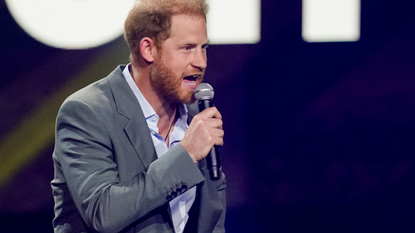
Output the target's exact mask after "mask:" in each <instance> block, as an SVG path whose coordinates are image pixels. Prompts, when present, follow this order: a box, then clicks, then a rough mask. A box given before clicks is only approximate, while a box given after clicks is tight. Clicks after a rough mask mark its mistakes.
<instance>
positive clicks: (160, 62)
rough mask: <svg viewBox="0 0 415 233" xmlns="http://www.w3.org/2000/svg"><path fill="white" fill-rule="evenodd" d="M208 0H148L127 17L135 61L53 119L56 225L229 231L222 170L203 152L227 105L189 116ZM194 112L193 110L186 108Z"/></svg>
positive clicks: (200, 70)
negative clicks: (212, 169)
mask: <svg viewBox="0 0 415 233" xmlns="http://www.w3.org/2000/svg"><path fill="white" fill-rule="evenodd" d="M206 12H207V6H206V4H205V3H204V1H203V0H141V1H140V2H139V3H138V4H137V5H136V6H135V7H134V8H133V9H132V10H131V12H130V14H129V16H128V18H127V20H126V23H125V38H126V41H127V43H128V45H129V47H130V51H131V55H130V60H131V64H129V65H127V66H120V67H117V68H116V69H115V70H114V71H113V72H112V73H111V74H110V75H109V76H107V77H106V78H104V79H102V80H99V81H97V82H95V83H93V84H91V85H89V86H87V87H86V88H83V89H81V90H79V91H78V92H76V93H74V94H73V95H71V96H70V97H68V99H67V100H65V102H64V103H63V105H62V107H61V109H60V110H59V114H58V117H57V122H56V142H55V150H54V153H53V161H54V167H55V177H54V180H53V181H52V183H51V184H52V190H53V196H54V200H55V218H54V220H53V226H54V229H55V232H111V233H112V232H225V229H224V221H225V205H226V201H225V187H226V182H225V179H224V175H223V174H222V175H221V179H219V180H216V181H213V180H211V179H210V178H209V175H208V171H207V169H206V163H205V160H204V158H205V157H206V156H207V154H208V152H209V151H210V150H211V149H212V147H213V146H214V145H219V146H220V145H222V144H223V134H224V132H223V130H222V120H221V118H222V117H221V114H220V113H219V111H218V110H217V109H216V108H209V109H206V110H204V111H203V112H201V113H199V114H197V115H195V116H194V117H193V120H192V121H191V123H190V124H189V125H188V122H189V120H190V119H189V118H188V110H187V108H186V105H185V104H189V103H191V102H193V101H194V97H193V92H194V89H195V87H196V86H197V85H198V84H199V83H200V82H202V80H203V75H204V71H205V68H206V47H207V44H208V38H207V32H206ZM189 117H191V116H189Z"/></svg>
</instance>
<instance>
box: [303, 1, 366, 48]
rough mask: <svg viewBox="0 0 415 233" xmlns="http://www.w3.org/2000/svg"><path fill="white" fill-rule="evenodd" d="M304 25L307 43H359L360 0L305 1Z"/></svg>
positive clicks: (304, 35) (304, 37)
mask: <svg viewBox="0 0 415 233" xmlns="http://www.w3.org/2000/svg"><path fill="white" fill-rule="evenodd" d="M302 25H303V28H302V36H303V39H304V40H305V41H307V42H335V41H358V40H359V38H360V0H303V24H302Z"/></svg>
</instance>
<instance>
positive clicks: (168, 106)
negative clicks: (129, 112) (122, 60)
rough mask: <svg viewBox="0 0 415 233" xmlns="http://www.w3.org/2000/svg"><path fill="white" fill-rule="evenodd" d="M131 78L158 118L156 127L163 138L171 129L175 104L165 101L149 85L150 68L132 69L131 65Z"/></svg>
mask: <svg viewBox="0 0 415 233" xmlns="http://www.w3.org/2000/svg"><path fill="white" fill-rule="evenodd" d="M130 73H131V76H132V77H133V80H134V82H135V84H136V85H137V87H138V89H140V92H141V93H142V94H143V96H144V98H145V99H146V100H147V102H148V103H149V104H150V106H151V107H152V108H153V110H154V111H155V112H156V114H157V115H158V116H159V122H158V124H157V127H158V128H159V132H158V133H159V134H160V136H162V137H163V138H165V137H166V136H167V135H168V134H169V129H170V130H171V129H172V127H171V126H172V124H174V120H175V115H176V108H177V105H176V103H173V102H170V101H166V100H165V99H164V98H163V97H162V96H161V95H160V94H158V93H157V91H156V90H155V89H154V87H153V86H152V85H151V83H150V66H145V67H134V66H133V65H131V69H130Z"/></svg>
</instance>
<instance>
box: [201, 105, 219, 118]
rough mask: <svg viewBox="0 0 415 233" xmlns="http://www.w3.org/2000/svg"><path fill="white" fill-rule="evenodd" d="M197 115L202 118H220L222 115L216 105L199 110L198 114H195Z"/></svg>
mask: <svg viewBox="0 0 415 233" xmlns="http://www.w3.org/2000/svg"><path fill="white" fill-rule="evenodd" d="M198 115H199V116H200V117H201V118H202V119H208V118H212V117H214V118H216V119H222V115H221V114H220V112H219V111H218V109H217V108H216V107H210V108H207V109H205V110H203V111H202V112H200V113H199V114H197V115H196V116H198ZM196 116H195V117H196Z"/></svg>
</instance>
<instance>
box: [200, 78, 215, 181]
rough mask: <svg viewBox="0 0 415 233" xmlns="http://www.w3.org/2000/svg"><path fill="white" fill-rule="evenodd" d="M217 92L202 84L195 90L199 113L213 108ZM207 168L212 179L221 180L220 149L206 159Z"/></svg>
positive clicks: (206, 84)
mask: <svg viewBox="0 0 415 233" xmlns="http://www.w3.org/2000/svg"><path fill="white" fill-rule="evenodd" d="M214 94H215V92H214V91H213V87H212V86H211V85H209V84H208V83H201V84H199V85H198V86H197V87H196V89H195V97H196V99H197V101H198V105H199V112H201V111H203V110H205V109H207V108H210V107H213V102H212V99H213V96H214ZM206 162H207V168H208V170H209V174H210V179H211V180H218V179H219V178H220V168H221V165H220V157H219V148H218V146H214V147H213V148H212V150H211V151H210V152H209V154H208V155H207V157H206Z"/></svg>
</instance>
